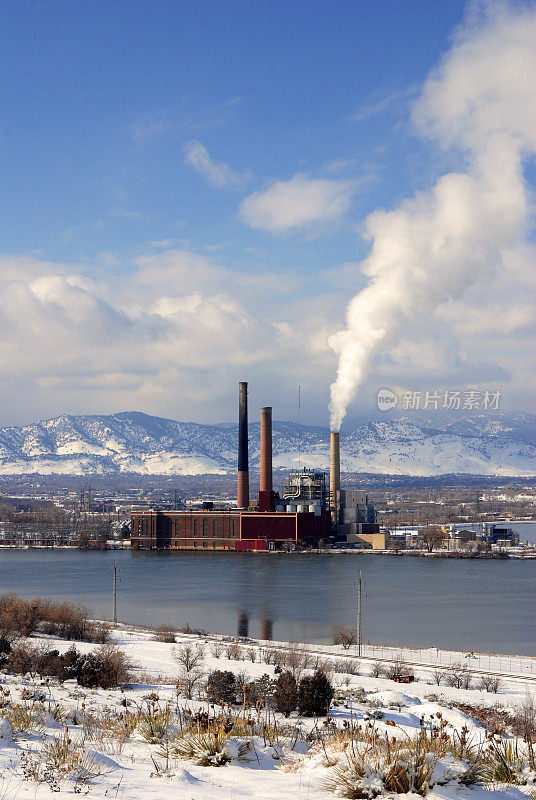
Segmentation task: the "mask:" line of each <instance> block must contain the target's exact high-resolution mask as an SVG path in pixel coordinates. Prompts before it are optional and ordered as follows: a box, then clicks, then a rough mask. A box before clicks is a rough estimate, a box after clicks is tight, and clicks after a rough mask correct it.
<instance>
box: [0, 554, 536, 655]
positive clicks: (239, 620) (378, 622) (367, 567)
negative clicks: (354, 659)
mask: <svg viewBox="0 0 536 800" xmlns="http://www.w3.org/2000/svg"><path fill="white" fill-rule="evenodd" d="M114 559H115V560H116V561H117V567H118V576H119V579H118V580H119V582H118V617H119V619H120V620H124V621H125V622H131V623H134V624H144V625H159V624H163V623H165V624H172V625H175V626H177V627H183V626H185V625H186V624H187V623H188V624H189V625H190V626H192V627H196V628H204V629H206V630H209V631H213V632H219V633H231V634H236V633H237V632H241V633H242V634H245V633H246V632H248V633H249V635H251V636H259V635H260V633H261V632H263V635H264V636H266V634H267V633H271V634H272V637H273V638H274V639H279V640H282V639H285V640H295V641H300V640H301V641H308V642H329V641H331V640H332V637H333V635H334V633H335V631H336V630H337V628H338V627H340V626H341V625H345V626H348V627H350V626H352V627H353V626H354V624H355V614H356V592H355V586H354V584H355V582H356V580H357V575H358V571H359V570H361V571H362V575H363V640H364V641H365V640H366V641H370V642H377V643H384V644H393V645H415V646H419V647H427V646H432V645H433V646H438V647H445V648H451V649H460V650H475V651H476V650H479V651H481V652H495V653H512V654H513V653H518V654H524V655H536V636H535V635H534V634H535V629H534V621H535V619H536V580H535V578H536V561H529V560H525V561H520V560H513V559H512V560H504V561H501V560H493V561H483V560H482V561H481V560H458V559H452V560H447V559H428V558H410V557H402V556H399V557H396V556H383V555H354V554H343V553H339V554H337V553H333V554H331V553H329V554H317V553H314V554H313V553H311V554H291V555H289V554H271V553H264V554H263V553H194V552H192V553H186V552H182V553H181V552H178V553H163V552H131V551H128V550H125V551H107V552H97V551H89V552H80V551H74V550H29V551H24V550H2V551H0V592H1V593H3V592H7V591H14V592H16V593H17V594H19V595H21V596H23V597H25V598H31V597H36V596H41V597H50V598H54V599H66V600H76V601H78V602H82V603H85V604H87V605H88V606H89V608H90V609H91V611H92V613H93V614H94V615H95V616H98V617H103V618H107V619H109V618H110V616H111V608H112V571H113V562H114Z"/></svg>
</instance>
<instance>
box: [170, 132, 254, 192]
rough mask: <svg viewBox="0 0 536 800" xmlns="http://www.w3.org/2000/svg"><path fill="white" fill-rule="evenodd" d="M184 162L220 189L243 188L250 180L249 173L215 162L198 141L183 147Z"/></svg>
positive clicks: (195, 140) (194, 140)
mask: <svg viewBox="0 0 536 800" xmlns="http://www.w3.org/2000/svg"><path fill="white" fill-rule="evenodd" d="M183 153H184V160H185V161H186V163H187V164H189V165H190V166H191V167H193V168H194V169H195V171H196V172H198V173H199V174H200V175H201V176H202V177H203V178H204V179H205V180H206V182H207V183H210V184H211V185H212V186H216V187H218V189H221V188H223V187H224V186H242V185H243V184H244V183H247V181H248V180H249V179H250V177H251V176H250V173H249V172H242V173H239V172H234V171H233V170H232V169H231V167H230V166H229V164H225V163H223V162H216V161H213V160H212V159H211V157H210V154H209V152H208V150H207V148H206V147H205V145H203V144H201V142H199V141H198V140H197V139H193V140H192V141H191V142H187V144H185V145H184V147H183Z"/></svg>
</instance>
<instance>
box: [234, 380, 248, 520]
mask: <svg viewBox="0 0 536 800" xmlns="http://www.w3.org/2000/svg"><path fill="white" fill-rule="evenodd" d="M237 494H238V496H237V506H238V508H247V507H248V506H249V463H248V385H247V382H246V381H240V383H239V384H238V493H237Z"/></svg>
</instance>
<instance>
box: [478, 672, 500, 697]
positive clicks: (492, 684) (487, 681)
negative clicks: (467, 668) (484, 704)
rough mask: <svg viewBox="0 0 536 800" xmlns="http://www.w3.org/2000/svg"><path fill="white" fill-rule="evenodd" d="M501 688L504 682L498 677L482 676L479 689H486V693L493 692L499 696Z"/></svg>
mask: <svg viewBox="0 0 536 800" xmlns="http://www.w3.org/2000/svg"><path fill="white" fill-rule="evenodd" d="M501 686H502V681H501V679H500V678H499V676H498V675H482V677H481V678H480V681H479V684H478V688H479V689H484V690H485V691H486V692H493V694H497V692H498V691H499V689H500V688H501Z"/></svg>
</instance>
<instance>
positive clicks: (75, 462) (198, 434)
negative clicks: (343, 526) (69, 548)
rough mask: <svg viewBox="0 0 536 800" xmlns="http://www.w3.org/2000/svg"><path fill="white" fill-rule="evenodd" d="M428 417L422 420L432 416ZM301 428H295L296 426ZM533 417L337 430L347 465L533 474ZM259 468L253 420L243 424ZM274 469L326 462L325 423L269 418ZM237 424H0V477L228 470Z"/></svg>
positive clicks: (131, 419) (365, 423) (376, 423)
mask: <svg viewBox="0 0 536 800" xmlns="http://www.w3.org/2000/svg"><path fill="white" fill-rule="evenodd" d="M434 422H435V423H436V424H431V423H434ZM298 430H299V431H300V435H299V433H298ZM534 431H536V415H532V414H528V413H518V414H510V415H509V414H505V413H502V412H500V413H497V414H480V415H473V416H471V417H468V416H467V417H461V416H458V417H455V418H454V419H451V418H449V417H441V416H440V415H438V416H437V418H434V417H432V418H431V417H430V416H428V417H421V418H418V417H416V416H413V417H410V416H406V417H403V416H399V417H391V416H390V417H381V418H372V417H371V418H367V417H363V418H361V420H360V421H359V423H358V424H357V425H356V427H354V428H353V429H352V430H348V431H346V432H343V433H341V468H342V469H343V471H346V472H372V473H377V474H406V475H416V476H426V475H439V474H446V473H464V474H473V475H498V476H512V477H515V476H532V475H536V459H535V456H536V435H535V434H534ZM249 438H250V466H251V468H252V469H253V470H255V468H256V467H257V466H258V462H259V455H260V442H259V423H258V422H252V423H251V424H250V426H249ZM273 441H274V452H273V463H274V468H278V467H280V468H292V467H296V466H298V465H300V464H301V466H310V467H318V468H327V467H328V464H329V428H327V427H323V426H312V425H301V426H300V428H299V429H298V424H297V423H295V422H285V421H274V423H273ZM236 450H237V425H236V424H233V423H218V424H214V425H204V424H201V423H195V422H180V421H178V420H172V419H167V418H165V417H155V416H151V415H150V414H145V413H144V412H141V411H120V412H117V413H115V414H94V415H68V414H62V415H60V416H58V417H52V418H50V419H45V420H39V421H37V422H34V423H32V424H30V425H23V426H12V427H4V428H1V429H0V475H26V474H38V475H51V474H60V475H61V474H63V475H113V474H120V473H137V474H144V475H151V474H154V475H171V474H182V475H199V474H207V473H215V474H227V473H229V472H233V471H234V470H235V469H236Z"/></svg>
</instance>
